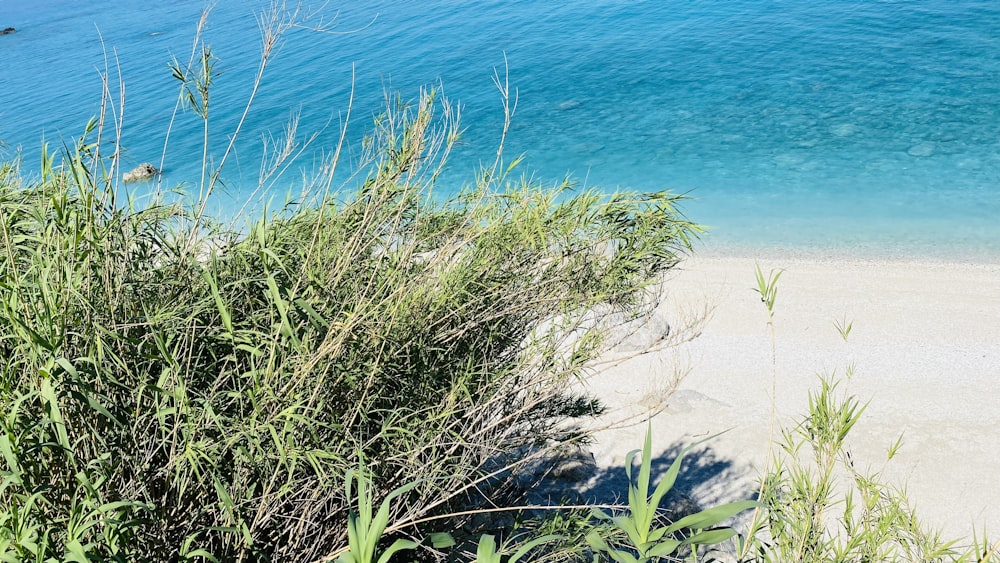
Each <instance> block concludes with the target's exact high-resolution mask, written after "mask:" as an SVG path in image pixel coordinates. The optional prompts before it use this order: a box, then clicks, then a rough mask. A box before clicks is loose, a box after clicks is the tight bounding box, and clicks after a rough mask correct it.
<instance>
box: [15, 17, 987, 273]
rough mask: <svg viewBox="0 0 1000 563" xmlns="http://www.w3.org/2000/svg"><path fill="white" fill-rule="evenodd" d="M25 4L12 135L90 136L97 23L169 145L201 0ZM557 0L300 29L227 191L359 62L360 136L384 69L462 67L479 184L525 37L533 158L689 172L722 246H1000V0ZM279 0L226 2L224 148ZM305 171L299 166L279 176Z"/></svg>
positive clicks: (130, 106)
mask: <svg viewBox="0 0 1000 563" xmlns="http://www.w3.org/2000/svg"><path fill="white" fill-rule="evenodd" d="M10 4H11V3H10V2H6V3H4V2H0V27H6V26H8V25H10V26H14V27H17V28H18V29H19V31H18V32H17V33H16V34H14V35H9V36H3V37H0V139H4V140H5V141H6V142H7V143H8V144H9V145H10V146H12V147H16V146H20V147H21V150H22V153H23V155H24V156H25V162H26V164H25V166H26V168H28V169H29V171H30V169H31V168H33V167H34V166H37V161H38V156H37V155H38V152H39V151H38V146H39V140H40V138H41V137H42V136H43V135H44V136H45V138H46V139H47V140H49V141H50V142H55V141H57V140H58V139H59V138H61V137H65V138H71V137H73V136H75V135H77V134H79V132H80V131H81V130H82V126H83V123H84V122H85V121H86V118H87V117H88V116H89V115H92V114H95V113H96V112H97V110H98V104H99V97H100V80H99V78H98V75H97V71H96V69H97V68H102V67H103V64H104V63H103V60H104V59H103V54H102V47H101V42H100V38H99V35H98V31H97V30H98V29H99V30H100V33H101V35H103V38H104V45H106V46H107V47H108V48H109V49H110V48H112V47H113V48H114V49H115V50H116V51H117V55H118V60H119V61H120V64H121V68H122V72H123V75H124V77H125V81H126V84H127V95H126V96H127V103H126V113H125V130H124V139H125V146H126V152H125V164H126V166H134V165H135V164H137V163H139V162H142V161H147V160H148V161H153V162H158V161H159V157H160V153H161V151H162V147H163V139H164V133H165V130H166V125H167V123H168V121H169V118H170V114H171V111H172V110H173V107H174V102H175V100H176V97H177V84H176V83H175V82H176V81H175V80H174V79H172V78H171V77H170V73H169V71H168V70H167V67H166V64H167V62H168V61H169V60H170V58H171V56H172V55H175V56H177V58H178V59H182V60H184V59H186V58H187V56H188V53H189V52H190V49H191V40H192V37H193V32H194V28H195V24H196V21H197V18H198V14H199V12H200V10H201V8H202V5H203V4H202V2H200V1H187V0H177V1H174V2H171V3H155V4H154V5H147V3H145V2H138V1H125V0H116V1H111V2H105V3H101V4H100V6H97V5H95V4H94V3H79V2H69V1H68V0H39V1H37V2H33V3H31V4H30V6H25V5H23V4H22V3H20V2H18V3H17V5H16V6H10ZM554 4H555V3H548V2H533V1H527V0H522V1H513V2H511V1H504V2H500V1H486V2H463V3H459V2H454V1H445V0H437V1H423V2H390V1H380V2H363V3H362V2H347V3H345V4H342V5H340V6H339V7H340V12H339V15H338V19H337V29H338V30H342V31H346V30H351V29H357V28H361V27H364V29H363V30H361V31H358V32H356V33H353V34H348V35H332V34H317V33H314V32H310V31H307V30H295V31H293V32H291V33H290V34H288V36H287V41H286V42H285V44H284V46H283V48H282V49H281V51H280V53H279V54H278V57H277V58H276V59H275V62H274V65H273V67H271V68H270V69H269V72H270V74H269V75H268V77H267V79H266V82H265V85H264V87H263V90H262V92H261V95H260V98H258V100H257V103H256V105H255V106H254V107H253V110H252V112H251V114H250V119H249V123H248V129H247V131H246V132H245V133H244V136H243V137H242V141H241V143H239V144H238V146H237V148H238V153H237V155H238V159H237V160H234V161H232V163H231V166H230V167H229V168H228V169H227V170H226V172H225V174H224V178H225V180H226V183H227V187H228V190H229V197H223V198H219V200H218V203H217V205H219V206H220V207H231V206H233V205H235V204H234V201H239V200H240V199H241V198H246V197H247V196H248V192H249V190H250V187H252V186H253V185H255V183H256V177H257V173H258V169H259V164H258V161H259V156H260V139H261V133H262V132H264V131H267V130H271V131H275V132H276V131H278V130H279V129H280V128H281V127H282V125H283V124H284V122H285V121H286V120H287V118H288V116H289V115H290V113H291V112H293V111H298V112H300V113H301V123H300V131H302V132H306V131H314V130H319V129H322V128H323V127H324V126H326V125H327V124H329V126H327V127H326V129H325V130H324V132H323V133H322V134H321V136H320V138H319V139H318V141H317V145H316V146H317V147H325V148H329V147H331V146H332V145H333V144H334V143H335V140H336V137H337V131H336V130H337V126H338V123H339V118H340V116H341V115H342V112H343V111H344V110H345V109H346V108H347V105H348V100H349V93H350V86H351V81H352V65H353V69H354V72H355V74H354V84H355V89H356V90H355V105H354V113H353V117H352V120H353V121H352V126H351V132H350V138H352V139H355V140H357V139H360V137H361V135H362V134H363V133H364V130H365V129H366V128H367V127H369V125H370V122H371V119H370V118H371V116H372V114H373V112H375V111H377V110H378V108H379V106H380V103H381V100H382V92H383V88H384V87H385V86H386V85H388V86H389V87H391V88H392V89H394V90H400V91H402V93H403V95H404V96H407V97H415V96H416V94H417V91H418V88H419V87H420V86H421V85H427V84H437V83H440V84H443V88H444V93H445V94H446V95H447V96H448V97H449V98H451V99H453V100H458V101H460V102H461V103H462V106H463V111H462V116H463V124H464V126H465V129H466V133H465V136H464V143H463V145H462V146H460V147H459V150H458V151H457V152H456V154H455V157H454V159H453V160H452V166H451V168H450V169H449V172H448V174H446V175H445V176H444V178H443V182H444V188H446V189H454V188H456V187H458V185H460V183H461V182H462V181H464V180H466V179H468V178H470V177H471V171H472V169H473V168H474V166H475V164H476V163H477V162H480V161H487V160H491V159H492V155H493V153H494V151H495V144H496V142H497V141H498V137H499V133H500V127H501V125H502V118H503V115H502V112H501V107H500V97H499V95H498V94H497V92H496V90H495V88H494V86H493V84H492V82H491V76H492V73H493V68H494V67H497V66H501V67H502V65H503V63H504V54H505V53H506V58H507V60H508V61H509V68H510V81H511V84H512V85H513V86H516V87H517V89H518V93H519V102H518V106H517V112H516V115H515V117H514V124H513V128H512V130H511V132H510V136H509V138H508V140H507V145H506V148H507V153H508V155H509V156H513V155H515V154H519V153H524V154H525V156H526V165H525V167H524V171H526V172H531V173H532V174H533V175H534V176H535V178H537V179H539V180H540V181H542V182H544V183H551V184H554V183H556V182H557V181H558V180H560V179H561V178H563V177H564V176H566V175H567V174H569V175H571V176H572V177H573V178H574V179H575V180H576V182H577V183H578V184H579V185H586V186H597V187H602V188H606V189H616V188H634V189H639V190H656V189H662V188H669V189H672V190H675V191H679V192H685V193H689V194H690V195H691V196H692V197H694V198H696V200H695V201H692V202H690V203H689V204H688V205H687V206H686V210H687V212H688V215H689V216H690V217H691V218H692V219H694V220H696V221H698V222H701V223H705V224H708V225H711V226H713V227H714V228H713V229H712V231H711V233H710V234H709V235H708V237H707V241H708V243H707V245H708V246H712V245H716V246H729V247H731V246H740V245H742V246H751V247H772V248H773V247H789V248H795V249H805V250H812V251H816V250H820V251H822V250H829V249H832V250H837V251H848V252H864V253H878V254H890V255H891V254H903V255H913V254H932V255H934V256H936V257H939V256H944V255H956V254H957V255H962V256H968V257H973V258H975V257H998V256H1000V221H998V217H1000V138H998V135H997V133H998V125H1000V4H997V3H995V2H991V1H971V0H921V1H917V0H910V1H905V0H900V1H888V0H886V1H874V0H856V1H851V0H818V1H815V2H802V1H800V0H772V1H762V0H695V1H690V2H687V1H686V2H680V1H653V0H648V1H645V2H642V1H640V2H630V3H625V2H619V1H610V0H607V1H601V0H583V1H580V2H573V3H565V5H563V6H557V5H554ZM262 5H263V3H259V4H258V5H255V4H253V3H249V2H222V3H220V4H219V5H217V6H216V8H215V9H214V11H213V13H212V16H211V18H210V20H209V27H208V29H207V31H206V39H207V41H208V42H210V43H211V44H212V45H213V49H214V52H215V53H216V55H217V56H218V57H219V59H220V61H219V63H218V67H217V68H218V69H219V70H220V71H221V72H222V73H221V75H220V76H219V78H218V80H217V82H216V83H215V85H214V86H213V88H214V89H215V94H214V95H215V98H214V99H213V103H212V106H211V110H210V111H211V112H213V113H212V119H213V130H212V132H213V134H212V141H213V150H212V152H213V153H214V154H215V155H216V156H218V155H219V154H221V152H222V150H223V146H224V144H225V142H226V133H227V132H228V131H230V130H231V128H232V125H233V124H234V123H235V122H236V120H237V119H238V117H239V115H238V113H239V111H241V110H242V102H243V101H244V100H245V99H246V96H247V93H248V88H249V82H250V78H251V75H252V72H253V70H254V68H255V66H256V57H257V54H258V51H259V41H258V39H257V37H258V34H257V31H256V29H257V24H256V22H255V20H254V16H253V11H254V9H255V8H259V7H260V6H262ZM331 8H337V6H330V7H329V8H328V9H327V11H326V15H327V18H328V19H329V17H332V16H333V15H335V13H336V12H334V10H333V9H331ZM373 18H374V21H371V20H372V19H373ZM369 22H371V23H370V25H367V27H365V26H366V24H368V23H369ZM331 120H332V121H331ZM200 136H201V131H200V128H199V124H198V122H197V120H196V119H195V118H194V116H193V115H191V114H190V113H186V114H182V115H181V116H180V117H179V118H178V120H177V122H176V123H175V125H174V130H173V132H172V135H171V140H170V144H169V145H168V150H167V159H166V177H167V180H168V183H170V184H178V183H183V184H185V185H188V186H192V185H195V184H196V182H197V178H198V166H197V163H198V162H199V161H200V138H201V137H200ZM317 150H318V149H317ZM317 158H318V153H317V152H313V153H309V154H307V155H305V156H304V157H303V159H302V160H301V161H300V164H302V165H303V166H305V167H307V168H309V167H311V166H312V165H313V163H315V162H316V159H317ZM33 163H34V164H33ZM297 179H298V175H297V174H295V173H290V174H286V176H285V178H283V179H282V181H281V182H279V183H278V185H277V186H276V187H275V188H274V191H275V193H279V192H283V191H284V190H287V189H289V187H290V186H292V185H294V183H295V181H296V180H297Z"/></svg>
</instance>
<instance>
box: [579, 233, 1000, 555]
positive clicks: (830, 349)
mask: <svg viewBox="0 0 1000 563" xmlns="http://www.w3.org/2000/svg"><path fill="white" fill-rule="evenodd" d="M805 254H808V253H805ZM755 260H756V261H757V262H758V263H759V264H760V267H761V269H762V270H763V271H764V273H765V274H766V273H767V272H768V270H770V269H772V268H773V269H776V270H777V269H781V270H783V273H782V276H781V278H780V280H779V282H778V294H777V300H776V305H775V317H774V329H775V338H776V340H775V346H776V348H775V380H774V382H773V383H774V384H775V386H776V388H777V393H776V396H775V400H774V405H775V408H776V411H777V413H776V414H777V418H778V422H779V424H780V425H782V426H784V427H786V428H787V427H790V426H791V425H793V424H794V422H795V421H797V420H798V419H800V418H801V417H803V416H804V415H805V414H806V412H807V408H808V394H809V392H810V391H812V390H815V389H817V387H818V384H819V379H818V375H819V374H831V373H835V374H837V375H840V376H842V377H841V379H842V381H841V387H840V389H843V390H846V391H847V392H848V393H849V394H852V395H856V396H857V397H858V398H859V399H860V400H861V402H862V403H864V402H866V401H868V402H869V403H868V407H867V410H866V411H865V413H864V414H863V416H862V418H861V420H860V421H859V422H858V424H857V426H856V427H855V428H854V430H853V431H852V433H851V435H850V436H849V437H848V440H847V444H848V450H849V451H851V453H852V456H853V458H854V460H855V462H856V463H857V464H858V467H859V468H862V469H865V468H870V469H871V471H878V472H880V474H881V475H882V477H883V478H884V481H885V482H886V483H888V484H891V485H894V486H898V487H901V488H904V487H905V488H906V490H907V498H908V499H909V501H910V502H911V504H912V505H913V506H914V507H915V508H916V511H917V515H918V516H919V517H920V519H921V521H922V522H924V523H925V524H926V525H927V526H929V527H931V528H934V529H939V530H941V531H942V532H943V533H944V535H945V537H955V538H958V537H961V538H970V537H971V536H972V534H973V531H975V532H976V533H977V534H980V536H981V535H982V532H983V529H984V526H985V529H986V531H987V532H988V533H991V534H994V536H995V535H996V534H1000V490H997V488H996V487H993V486H992V485H991V483H993V482H994V480H995V475H996V474H998V473H1000V449H998V448H996V438H995V436H994V433H995V429H996V428H998V427H1000V394H997V393H995V391H994V388H995V384H996V382H997V381H1000V261H996V262H994V261H984V262H974V261H970V262H943V261H935V260H932V259H930V260H929V259H913V258H909V257H900V256H897V257H892V258H877V257H871V256H815V255H813V256H809V255H803V254H798V255H796V254H794V253H788V254H784V255H782V253H781V251H780V250H778V249H770V250H769V251H766V252H764V253H762V254H761V255H759V256H755V255H752V254H749V253H747V254H743V255H738V254H737V253H736V252H734V249H732V248H729V249H720V250H718V251H714V252H701V253H699V252H698V251H697V250H696V252H695V255H694V256H693V257H690V258H687V259H685V260H684V261H683V262H682V263H681V264H680V265H679V266H678V268H677V269H676V270H675V271H673V272H672V273H671V274H670V275H669V276H668V280H667V281H666V283H665V284H664V286H663V287H664V304H663V306H662V310H661V311H660V312H658V314H662V315H663V316H664V317H665V318H666V319H668V320H670V319H675V321H674V322H676V319H679V318H684V317H685V316H686V315H687V316H688V317H689V316H690V314H691V312H692V311H697V310H700V309H701V308H703V307H705V306H708V307H710V308H711V309H712V313H711V317H710V318H709V319H708V320H707V322H705V324H704V326H703V328H702V330H701V332H700V335H699V336H698V337H697V338H695V339H693V340H692V341H690V342H687V343H684V344H681V345H680V346H678V347H676V348H674V349H669V350H666V351H664V352H662V353H656V354H649V355H647V356H642V357H638V358H634V359H631V360H628V361H626V362H624V363H622V364H621V365H619V366H616V367H614V368H612V369H609V370H607V371H604V372H601V373H598V374H595V375H594V376H593V377H592V378H590V379H589V380H588V382H587V386H588V388H589V390H590V392H592V393H594V394H596V395H597V396H599V397H601V398H602V399H603V400H604V401H606V402H607V403H608V406H609V414H607V415H605V417H604V419H603V420H604V421H608V420H614V418H615V417H616V416H617V417H621V416H622V415H623V414H630V415H636V414H641V412H642V411H643V410H644V409H645V410H646V411H648V410H650V409H653V408H656V407H661V406H664V405H665V407H666V408H665V410H664V411H663V412H662V413H660V414H658V415H656V416H654V418H653V419H652V424H653V436H654V450H656V449H657V448H659V449H660V451H663V450H669V451H674V449H675V448H676V447H678V446H683V445H686V444H690V443H693V442H695V441H698V440H700V439H702V438H704V437H707V436H710V435H714V434H717V433H719V432H723V431H725V434H723V435H721V436H718V437H716V438H714V439H713V440H711V441H709V442H708V443H707V444H705V445H704V446H703V448H702V449H701V453H700V455H701V458H700V459H701V461H698V460H697V459H696V460H695V461H694V462H690V463H689V464H688V466H689V469H688V471H690V472H691V475H690V476H689V477H688V478H687V487H688V488H689V489H690V490H689V491H687V493H688V494H689V495H690V496H691V497H692V498H694V499H695V500H696V501H697V502H698V503H699V504H701V505H702V506H711V505H713V504H717V503H721V502H728V501H732V500H737V499H739V498H746V497H747V496H748V495H752V494H753V492H754V491H755V490H756V478H757V476H758V474H759V472H760V470H761V469H762V468H763V467H764V466H765V464H766V460H767V452H768V443H769V441H770V414H771V405H772V401H771V385H772V375H771V339H770V330H769V328H768V325H767V320H768V319H767V312H766V310H765V308H764V306H763V305H762V304H761V302H760V297H759V295H758V294H757V293H756V292H754V291H753V290H752V288H753V287H755V286H756V280H755V277H754V263H755ZM835 323H840V324H841V326H842V327H844V326H847V324H848V323H850V326H851V328H852V330H851V332H850V334H849V335H848V337H847V339H846V342H845V340H844V339H843V338H842V337H841V335H840V334H839V333H838V330H837V328H836V325H835ZM851 365H853V366H854V368H853V369H854V370H855V373H854V375H853V376H852V377H851V378H850V379H849V380H848V378H847V377H843V376H844V375H845V373H846V372H847V370H848V366H851ZM678 366H679V367H678ZM674 369H682V370H685V371H686V372H687V375H686V376H685V377H684V379H683V380H682V381H681V382H680V384H679V386H678V388H677V391H676V392H675V393H674V394H673V395H671V396H669V397H667V398H666V401H665V403H662V404H656V405H654V404H653V403H651V401H650V397H651V396H652V395H651V391H655V390H656V389H657V388H658V387H662V386H663V385H664V384H665V380H666V379H668V378H669V374H670V373H672V370H674ZM644 430H645V425H644V424H643V425H637V426H633V427H629V428H621V429H617V430H611V431H605V432H601V433H598V435H597V437H596V443H595V444H594V445H593V448H592V450H593V452H594V454H595V458H596V460H597V462H598V465H599V466H602V467H617V466H620V465H621V464H622V463H623V460H624V456H625V454H626V453H627V451H628V450H629V449H631V448H632V447H635V446H636V445H638V444H641V441H642V434H643V432H644ZM900 434H902V436H903V438H902V447H901V448H900V450H899V452H898V453H897V454H896V455H895V456H894V457H893V459H891V460H888V461H887V451H888V448H889V447H890V446H891V445H892V444H893V443H894V442H895V440H896V439H897V438H898V437H899V436H900ZM654 455H655V454H654ZM695 457H697V456H695ZM709 462H710V463H709ZM692 467H693V469H691V468H692ZM706 468H714V469H711V470H707V469H706ZM683 481H684V478H683V477H682V482H683Z"/></svg>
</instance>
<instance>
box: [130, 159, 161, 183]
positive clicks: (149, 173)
mask: <svg viewBox="0 0 1000 563" xmlns="http://www.w3.org/2000/svg"><path fill="white" fill-rule="evenodd" d="M159 173H160V171H159V170H157V169H156V167H155V166H153V165H152V164H150V163H148V162H143V163H142V164H140V165H139V166H136V167H135V168H133V169H132V170H130V171H128V172H126V173H125V175H124V176H122V180H124V181H125V182H139V181H142V180H148V179H150V178H152V177H153V176H156V175H157V174H159Z"/></svg>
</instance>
